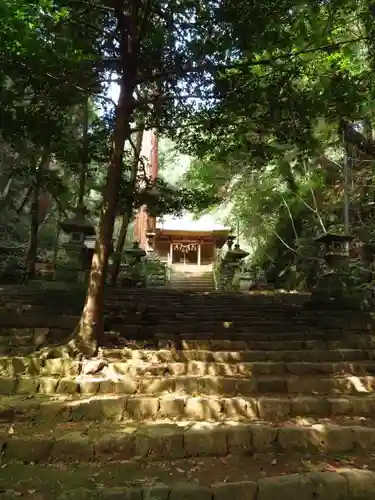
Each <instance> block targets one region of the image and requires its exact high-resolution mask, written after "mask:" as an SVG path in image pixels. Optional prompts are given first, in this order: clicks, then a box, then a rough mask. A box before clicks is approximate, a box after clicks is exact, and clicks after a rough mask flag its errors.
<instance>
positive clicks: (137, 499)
mask: <svg viewBox="0 0 375 500" xmlns="http://www.w3.org/2000/svg"><path fill="white" fill-rule="evenodd" d="M96 498H97V500H142V489H141V488H129V487H121V486H119V487H117V488H101V489H100V490H99V491H98V496H97V497H93V496H92V492H90V496H87V497H84V498H82V500H88V499H90V500H91V499H93V500H96ZM72 500H73V498H72ZM74 500H75V497H74Z"/></svg>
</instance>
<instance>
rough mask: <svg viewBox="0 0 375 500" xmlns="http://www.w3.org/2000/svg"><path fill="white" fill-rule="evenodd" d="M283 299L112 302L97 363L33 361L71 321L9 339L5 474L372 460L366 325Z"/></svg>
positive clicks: (373, 398)
mask: <svg viewBox="0 0 375 500" xmlns="http://www.w3.org/2000/svg"><path fill="white" fill-rule="evenodd" d="M281 295H282V294H279V295H277V294H273V295H272V294H271V295H265V296H260V295H257V296H250V295H241V294H234V295H225V294H208V295H203V294H202V295H200V294H189V293H182V292H181V293H180V292H179V293H178V292H173V291H171V290H164V291H160V290H159V291H155V293H154V292H153V291H151V290H148V291H146V290H143V291H139V290H136V291H134V293H133V295H132V296H129V294H128V293H126V292H123V291H119V293H118V294H117V295H116V296H115V297H114V296H111V297H110V296H108V297H107V306H106V307H107V313H106V314H107V315H108V316H107V321H108V322H110V323H111V325H112V326H111V328H110V329H109V330H111V331H112V333H111V332H108V333H107V340H108V345H106V346H103V348H102V349H101V351H100V359H99V360H92V361H78V360H73V359H59V358H57V359H40V358H39V357H38V354H37V353H35V352H34V353H33V352H32V351H33V348H32V345H31V344H32V342H33V339H34V338H35V336H36V335H39V334H40V335H42V334H43V335H44V338H45V339H47V340H48V338H50V337H51V336H52V337H53V336H58V335H60V334H59V333H58V330H59V331H60V332H63V331H64V328H65V331H68V328H67V327H68V326H69V324H70V323H69V322H73V320H74V318H75V317H74V315H71V316H70V319H69V317H65V318H64V317H63V316H61V317H58V316H57V317H55V319H54V321H55V323H56V324H57V322H58V321H59V320H61V322H60V327H59V329H58V328H57V326H56V324H55V325H54V326H51V325H48V324H44V326H43V325H41V324H40V326H39V327H35V328H28V327H26V326H24V327H23V328H17V329H16V331H15V330H12V328H11V327H9V328H8V327H7V328H4V329H3V334H4V335H3V344H2V345H3V346H4V349H5V347H6V346H8V347H9V344H10V339H11V340H12V341H14V351H13V352H17V353H18V355H17V356H10V355H8V356H2V357H0V394H1V401H0V443H1V444H0V446H1V449H2V456H3V461H4V463H6V464H7V463H11V462H12V461H13V460H20V461H22V462H25V463H26V462H27V463H29V462H33V463H34V462H40V463H41V464H43V463H44V464H46V463H49V462H50V461H51V460H52V461H54V462H58V461H60V462H65V463H67V462H69V461H71V460H79V461H81V462H86V463H89V462H92V461H94V462H95V461H99V462H100V463H103V464H104V463H108V462H110V461H118V460H120V461H123V460H130V461H134V460H147V463H152V461H156V460H164V461H166V462H167V463H170V461H173V460H188V459H197V460H199V459H200V458H201V459H204V457H221V458H225V459H228V460H231V458H230V457H236V456H238V457H247V458H246V459H248V460H250V458H251V457H252V456H253V455H254V454H255V455H254V456H256V454H257V453H263V454H268V455H269V456H270V457H273V456H277V455H280V454H285V456H286V455H288V454H293V453H299V454H301V456H302V455H303V456H313V455H314V456H317V455H319V454H321V455H323V454H324V455H327V454H331V455H342V454H348V455H350V456H354V457H371V456H372V454H374V453H375V391H374V389H375V339H374V337H373V336H372V328H373V326H372V319H371V318H369V317H364V316H361V315H354V314H348V313H341V312H339V311H335V312H332V314H330V315H328V314H322V313H321V312H319V311H311V310H305V309H303V307H302V303H303V300H306V297H299V296H297V295H294V296H293V297H291V296H287V295H286V294H284V295H283V296H281ZM12 300H13V305H12V307H13V308H17V307H18V306H17V304H16V303H17V299H16V298H14V299H12ZM28 300H29V302H30V303H31V302H32V298H31V297H30V296H29V299H28ZM35 300H36V299H34V301H35ZM0 301H1V300H0ZM33 307H34V312H35V311H37V310H38V309H35V307H41V305H40V301H39V305H38V306H33V305H31V308H30V310H31V311H32V310H33ZM13 310H15V309H13ZM7 314H8V318H9V317H10V316H9V314H10V313H7ZM30 314H31V312H30V311H28V312H25V313H24V317H23V318H22V320H23V321H25V322H26V316H28V315H30ZM33 314H34V313H33ZM35 314H36V313H35ZM38 314H39V315H40V313H38ZM45 318H46V316H45V317H44V319H45ZM47 319H48V317H47ZM38 321H39V322H40V320H38ZM64 322H65V323H64ZM40 330H43V332H41V331H40ZM43 335H42V336H43ZM17 342H18V344H17ZM34 350H35V348H34ZM3 352H7V351H6V350H5V351H3ZM255 460H256V458H254V461H255ZM272 460H273V459H272V458H270V461H272ZM364 460H365V458H364ZM131 463H133V462H131ZM340 477H342V476H340ZM224 479H225V478H223V480H224ZM298 481H300V480H299V479H298ZM298 481H297V482H298ZM223 484H224V483H223ZM301 484H302V483H301ZM303 484H305V483H303ZM306 484H307V483H306ZM308 484H310V483H308ZM345 484H346V483H345ZM374 486H375V481H374ZM254 491H255V492H256V494H258V493H257V492H260V489H258V486H257V487H256V489H255V490H254ZM311 491H313V490H311ZM314 491H315V490H314ZM374 491H375V488H374ZM170 494H171V493H170ZM374 494H375V493H374ZM210 495H211V496H209V497H207V500H213V494H212V492H211V493H210ZM189 498H190V497H189ZM314 498H315V497H314ZM318 498H319V497H318ZM322 498H323V497H322ZM343 498H345V497H343ZM140 500H142V499H140ZM165 500H167V499H165ZM176 500H177V499H176ZM218 500H221V497H220V496H218ZM251 500H253V499H251ZM254 500H256V497H254ZM309 500H310V499H309ZM311 500H312V497H311ZM327 500H331V498H329V499H328V498H327ZM340 500H341V499H340ZM348 500H349V498H348Z"/></svg>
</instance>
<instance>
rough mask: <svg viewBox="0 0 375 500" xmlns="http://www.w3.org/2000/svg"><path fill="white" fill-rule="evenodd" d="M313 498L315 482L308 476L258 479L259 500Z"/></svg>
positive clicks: (311, 499)
mask: <svg viewBox="0 0 375 500" xmlns="http://www.w3.org/2000/svg"><path fill="white" fill-rule="evenodd" d="M274 498H277V499H278V500H301V499H302V498H303V500H313V498H314V483H313V482H312V481H311V479H310V478H308V477H307V476H302V475H300V474H290V475H288V476H278V477H267V478H264V479H260V480H259V481H258V496H257V500H273V499H274Z"/></svg>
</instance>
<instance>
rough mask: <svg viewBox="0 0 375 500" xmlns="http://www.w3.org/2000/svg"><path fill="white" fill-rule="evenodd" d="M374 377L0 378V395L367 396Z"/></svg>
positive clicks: (374, 379) (184, 376)
mask: <svg viewBox="0 0 375 500" xmlns="http://www.w3.org/2000/svg"><path fill="white" fill-rule="evenodd" d="M374 389H375V377H374V376H371V375H367V376H363V377H359V376H351V375H349V376H336V377H321V376H319V375H316V376H281V375H280V376H277V377H276V376H266V375H264V376H252V377H235V376H233V377H221V376H205V377H200V376H188V375H182V376H168V377H166V376H164V377H162V376H160V377H159V376H155V377H152V376H147V377H146V376H145V377H132V376H129V375H117V376H116V378H115V377H109V376H104V375H99V376H86V375H85V376H77V377H72V376H71V377H63V378H59V377H29V376H25V377H22V376H20V377H2V378H0V394H1V395H11V394H30V395H32V394H36V393H39V394H77V393H79V394H97V393H101V394H171V393H177V394H187V395H193V396H194V395H204V396H216V395H221V396H224V395H227V396H250V395H253V394H270V393H271V394H277V393H279V394H322V395H324V394H327V395H334V394H368V393H372V392H374Z"/></svg>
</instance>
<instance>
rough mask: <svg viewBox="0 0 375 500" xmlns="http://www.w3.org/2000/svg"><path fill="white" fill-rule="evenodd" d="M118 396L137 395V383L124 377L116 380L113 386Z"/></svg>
mask: <svg viewBox="0 0 375 500" xmlns="http://www.w3.org/2000/svg"><path fill="white" fill-rule="evenodd" d="M113 386H114V392H115V393H116V394H135V393H136V392H137V390H138V384H137V381H136V380H135V379H134V378H131V377H124V378H121V380H116V381H115V382H114V384H113Z"/></svg>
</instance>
